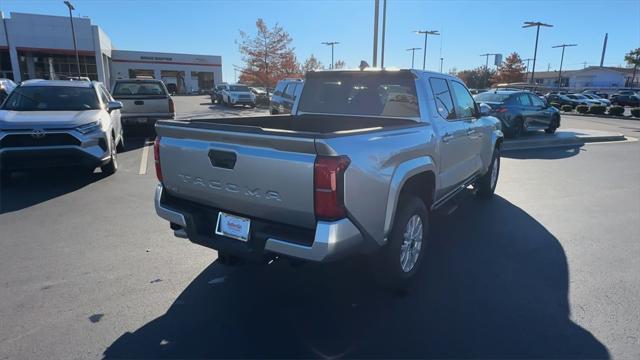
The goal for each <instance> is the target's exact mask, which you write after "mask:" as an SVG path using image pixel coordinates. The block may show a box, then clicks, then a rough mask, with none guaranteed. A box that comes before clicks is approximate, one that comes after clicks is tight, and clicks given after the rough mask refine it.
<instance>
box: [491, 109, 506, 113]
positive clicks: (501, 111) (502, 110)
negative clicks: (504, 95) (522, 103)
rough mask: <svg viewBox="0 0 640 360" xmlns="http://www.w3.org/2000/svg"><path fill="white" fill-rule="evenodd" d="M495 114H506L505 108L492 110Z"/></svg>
mask: <svg viewBox="0 0 640 360" xmlns="http://www.w3.org/2000/svg"><path fill="white" fill-rule="evenodd" d="M494 111H495V112H497V113H506V112H507V108H497V109H495V110H494Z"/></svg>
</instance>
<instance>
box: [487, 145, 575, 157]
mask: <svg viewBox="0 0 640 360" xmlns="http://www.w3.org/2000/svg"><path fill="white" fill-rule="evenodd" d="M583 151H587V150H586V149H585V148H584V146H583V145H570V146H562V147H552V148H546V149H545V148H540V149H523V150H508V151H503V152H501V154H500V155H501V156H502V157H505V158H510V159H522V160H525V159H540V160H558V159H566V158H570V157H573V156H577V155H580V153H581V152H583Z"/></svg>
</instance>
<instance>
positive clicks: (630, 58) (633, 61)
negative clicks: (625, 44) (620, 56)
mask: <svg viewBox="0 0 640 360" xmlns="http://www.w3.org/2000/svg"><path fill="white" fill-rule="evenodd" d="M624 61H626V62H627V65H629V66H633V76H632V77H631V87H633V85H634V83H635V81H636V72H637V71H638V65H640V48H637V49H635V50H631V51H629V52H628V53H627V54H625V55H624Z"/></svg>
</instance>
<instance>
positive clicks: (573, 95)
mask: <svg viewBox="0 0 640 360" xmlns="http://www.w3.org/2000/svg"><path fill="white" fill-rule="evenodd" d="M567 96H568V97H569V98H571V99H582V100H584V99H587V97H586V96H584V95H579V94H571V95H567Z"/></svg>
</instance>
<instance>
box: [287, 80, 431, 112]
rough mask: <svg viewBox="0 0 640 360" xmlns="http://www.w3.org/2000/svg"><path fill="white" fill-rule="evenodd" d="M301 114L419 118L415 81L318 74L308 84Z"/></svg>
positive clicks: (301, 101)
mask: <svg viewBox="0 0 640 360" xmlns="http://www.w3.org/2000/svg"><path fill="white" fill-rule="evenodd" d="M298 106H299V108H298V109H299V110H300V111H301V112H311V113H324V114H347V115H370V116H387V117H419V116H420V111H419V108H418V100H417V97H416V88H415V79H414V77H413V76H412V75H411V74H407V73H401V72H389V73H381V72H378V73H373V72H339V73H324V74H321V75H320V73H318V74H316V75H315V76H314V75H311V76H309V77H308V78H307V79H306V80H305V84H304V91H303V92H302V97H301V99H300V104H299V105H298Z"/></svg>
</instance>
